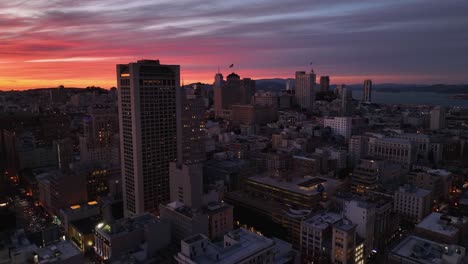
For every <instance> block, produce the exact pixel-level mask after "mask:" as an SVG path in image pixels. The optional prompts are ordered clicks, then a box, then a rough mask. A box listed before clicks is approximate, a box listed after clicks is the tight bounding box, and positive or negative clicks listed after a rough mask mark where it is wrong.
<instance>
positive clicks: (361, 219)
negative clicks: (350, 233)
mask: <svg viewBox="0 0 468 264" xmlns="http://www.w3.org/2000/svg"><path fill="white" fill-rule="evenodd" d="M343 214H344V216H345V217H346V218H347V219H348V220H350V221H351V222H352V223H353V224H355V225H356V234H357V235H359V237H361V238H363V239H364V240H365V242H364V256H365V257H366V258H367V257H368V256H369V255H370V253H371V250H372V249H374V237H375V234H374V228H375V220H376V207H375V204H373V203H371V202H367V201H363V200H358V199H353V200H350V201H345V203H344V206H343Z"/></svg>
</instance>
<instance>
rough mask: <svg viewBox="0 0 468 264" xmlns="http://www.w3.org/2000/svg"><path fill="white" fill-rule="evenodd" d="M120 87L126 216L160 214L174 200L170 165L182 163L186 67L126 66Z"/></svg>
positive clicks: (120, 74)
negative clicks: (180, 117) (179, 123)
mask: <svg viewBox="0 0 468 264" xmlns="http://www.w3.org/2000/svg"><path fill="white" fill-rule="evenodd" d="M117 84H118V94H119V123H120V138H121V142H120V144H121V164H122V182H123V190H124V191H123V196H124V212H125V215H126V216H129V215H134V214H141V213H143V212H146V211H156V210H157V209H158V206H159V204H160V203H162V202H165V201H168V200H169V163H170V162H172V161H175V159H176V146H177V142H176V108H177V107H180V95H179V93H180V66H178V65H163V64H160V63H159V61H158V60H140V61H137V62H136V63H129V64H120V65H117ZM179 111H180V110H179Z"/></svg>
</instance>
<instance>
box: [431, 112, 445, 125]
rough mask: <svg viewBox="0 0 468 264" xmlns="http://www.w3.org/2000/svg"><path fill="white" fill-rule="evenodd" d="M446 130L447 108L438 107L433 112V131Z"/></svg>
mask: <svg viewBox="0 0 468 264" xmlns="http://www.w3.org/2000/svg"><path fill="white" fill-rule="evenodd" d="M443 128H445V108H443V107H441V106H436V107H434V108H433V109H432V110H431V122H430V129H431V130H439V129H443Z"/></svg>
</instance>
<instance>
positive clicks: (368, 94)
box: [362, 80, 372, 103]
mask: <svg viewBox="0 0 468 264" xmlns="http://www.w3.org/2000/svg"><path fill="white" fill-rule="evenodd" d="M362 101H363V102H368V103H370V102H371V101H372V80H365V81H364V87H363V89H362Z"/></svg>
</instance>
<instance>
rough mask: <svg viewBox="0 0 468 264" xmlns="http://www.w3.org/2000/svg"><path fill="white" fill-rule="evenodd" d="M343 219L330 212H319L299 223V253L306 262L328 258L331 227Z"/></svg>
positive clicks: (330, 245) (330, 246)
mask: <svg viewBox="0 0 468 264" xmlns="http://www.w3.org/2000/svg"><path fill="white" fill-rule="evenodd" d="M342 218H343V217H342V216H341V215H340V214H337V213H332V212H319V213H316V214H313V215H311V216H309V217H308V218H307V219H305V220H304V221H302V223H301V242H300V243H301V247H300V249H301V253H302V255H303V257H304V258H305V259H307V260H308V261H314V260H318V259H321V258H322V259H324V258H325V259H326V258H329V256H330V253H331V248H332V244H331V242H332V241H331V240H330V238H331V237H332V230H333V225H334V224H336V223H338V221H340V220H341V219H342Z"/></svg>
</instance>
